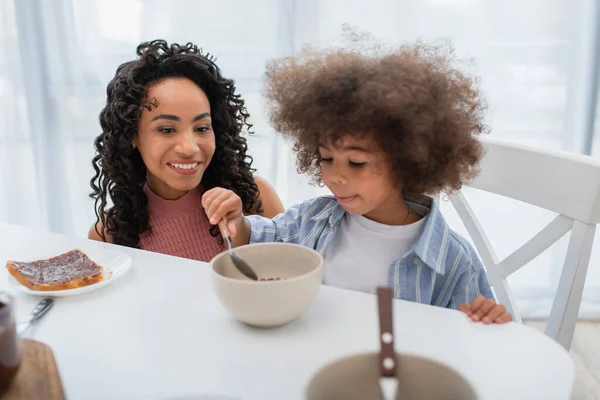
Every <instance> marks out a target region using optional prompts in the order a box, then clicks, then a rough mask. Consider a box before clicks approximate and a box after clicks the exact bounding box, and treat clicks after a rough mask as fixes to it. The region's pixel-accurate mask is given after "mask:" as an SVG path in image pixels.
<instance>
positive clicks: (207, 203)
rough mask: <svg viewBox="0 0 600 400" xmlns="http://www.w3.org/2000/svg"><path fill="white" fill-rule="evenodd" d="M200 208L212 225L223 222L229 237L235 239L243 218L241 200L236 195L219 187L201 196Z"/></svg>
mask: <svg viewBox="0 0 600 400" xmlns="http://www.w3.org/2000/svg"><path fill="white" fill-rule="evenodd" d="M202 207H204V210H206V216H207V217H208V220H209V221H210V223H211V224H212V225H217V224H218V223H219V222H221V220H225V222H226V226H227V230H228V231H229V236H231V237H232V238H233V237H235V235H236V234H237V233H238V230H239V229H238V228H239V227H240V225H241V224H242V219H243V217H244V214H243V211H242V199H240V197H239V196H238V195H237V194H235V193H234V192H232V191H231V190H228V189H223V188H220V187H217V188H214V189H211V190H209V191H208V192H206V193H204V195H203V196H202Z"/></svg>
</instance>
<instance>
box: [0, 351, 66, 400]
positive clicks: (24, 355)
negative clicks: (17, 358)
mask: <svg viewBox="0 0 600 400" xmlns="http://www.w3.org/2000/svg"><path fill="white" fill-rule="evenodd" d="M25 399H32V400H34V399H35V400H37V399H44V400H64V399H65V395H64V392H63V388H62V383H61V380H60V376H59V374H58V369H57V367H56V362H55V360H54V354H53V353H52V350H51V349H50V347H48V346H46V345H45V344H43V343H41V342H37V341H34V340H22V341H21V366H20V368H19V372H18V373H17V376H16V377H15V380H14V381H13V383H12V385H11V386H10V388H9V390H8V392H7V393H5V394H4V396H2V398H0V400H25Z"/></svg>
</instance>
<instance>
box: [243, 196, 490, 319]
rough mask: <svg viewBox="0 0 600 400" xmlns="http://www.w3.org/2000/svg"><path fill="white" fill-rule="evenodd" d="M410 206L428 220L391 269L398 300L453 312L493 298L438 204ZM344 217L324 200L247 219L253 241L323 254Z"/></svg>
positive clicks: (475, 261)
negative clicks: (479, 299)
mask: <svg viewBox="0 0 600 400" xmlns="http://www.w3.org/2000/svg"><path fill="white" fill-rule="evenodd" d="M407 203H408V205H409V206H410V208H411V209H412V210H413V211H414V212H416V213H418V214H420V215H424V216H425V218H427V221H426V222H425V228H424V229H423V233H422V234H421V236H420V237H419V238H418V239H417V241H416V243H415V244H414V246H413V247H412V249H411V250H410V251H409V252H408V253H404V254H398V258H397V259H396V260H395V261H394V262H393V263H392V264H391V265H390V268H389V274H388V285H389V287H391V288H393V290H394V297H395V298H397V299H403V300H408V301H413V302H417V303H422V304H431V305H435V306H439V307H447V308H454V309H456V308H458V306H459V305H460V304H461V303H471V301H472V300H473V299H474V298H475V296H478V295H480V294H481V295H483V296H485V297H486V298H492V299H493V298H494V295H493V293H492V289H491V287H490V284H489V282H488V279H487V276H486V273H485V270H484V268H483V265H482V263H481V261H480V260H479V257H478V256H477V254H476V253H475V250H474V249H473V247H472V246H471V245H470V243H469V242H467V241H466V240H465V239H464V238H463V237H461V236H460V235H458V234H457V233H456V232H454V231H452V230H451V229H450V228H449V227H448V224H446V221H445V220H444V217H443V216H442V214H441V212H440V210H439V205H438V204H437V201H434V200H433V199H431V198H430V197H422V198H420V199H407ZM345 213H346V211H345V210H344V209H343V208H342V206H341V205H340V203H339V202H338V201H337V200H336V199H335V198H334V197H331V196H325V197H319V198H316V199H312V200H308V201H306V202H304V203H300V204H297V205H295V206H293V207H291V208H289V209H288V210H287V211H285V212H284V213H282V214H279V215H278V216H276V217H275V218H273V219H268V218H264V217H260V216H255V215H253V216H250V217H248V219H249V220H250V224H251V227H252V232H251V235H250V243H260V242H286V243H295V244H301V245H303V246H308V247H311V248H313V249H315V250H317V251H318V252H320V253H321V254H323V252H324V250H325V248H326V247H327V245H328V243H329V242H330V241H331V239H332V238H333V236H334V235H335V233H336V231H337V229H338V227H339V226H340V224H341V221H342V218H343V216H344V214H345ZM357 245H358V244H357Z"/></svg>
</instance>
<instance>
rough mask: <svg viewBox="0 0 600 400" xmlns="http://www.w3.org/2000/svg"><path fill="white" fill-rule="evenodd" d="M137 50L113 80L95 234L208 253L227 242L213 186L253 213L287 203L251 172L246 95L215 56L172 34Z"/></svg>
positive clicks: (183, 253)
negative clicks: (205, 197)
mask: <svg viewBox="0 0 600 400" xmlns="http://www.w3.org/2000/svg"><path fill="white" fill-rule="evenodd" d="M137 55H138V58H137V59H136V60H134V61H130V62H126V63H124V64H122V65H121V66H119V68H118V69H117V72H116V75H115V77H114V78H113V80H112V81H111V82H110V83H109V84H108V87H107V91H106V92H107V101H106V107H104V109H103V110H102V112H101V113H100V125H101V127H102V133H101V134H100V136H98V138H96V140H95V148H96V151H97V154H96V156H95V157H94V159H93V160H92V164H93V167H94V170H95V171H96V173H95V175H94V177H93V178H92V180H91V182H90V185H91V187H92V189H93V191H92V193H91V195H90V196H91V197H92V198H93V199H95V207H94V208H95V212H96V217H97V221H96V223H95V224H94V225H93V226H92V228H91V229H90V232H89V235H88V237H89V238H90V239H94V240H101V241H105V242H110V243H115V244H120V245H125V246H130V247H138V248H141V249H145V250H150V251H156V252H160V253H164V254H170V255H174V256H180V257H186V258H192V259H196V260H200V261H209V260H210V259H211V258H212V257H214V256H215V255H216V254H218V253H220V252H221V251H223V250H224V248H225V247H224V246H225V245H224V242H223V240H222V238H221V237H220V235H219V231H218V228H217V227H216V226H214V225H211V224H210V223H209V222H208V219H207V218H206V214H205V212H204V210H203V208H202V205H201V198H202V194H203V193H204V192H205V191H207V190H210V189H211V188H214V187H217V186H219V187H226V188H228V189H230V190H232V191H233V192H235V193H236V194H237V195H238V196H240V198H241V199H242V202H243V208H244V212H245V213H246V214H259V215H263V216H266V217H273V216H275V215H277V214H279V213H281V212H282V211H283V205H282V203H281V200H280V199H279V197H278V196H277V194H276V193H275V191H274V189H273V188H272V186H270V185H269V184H268V183H267V182H266V181H265V180H263V179H261V178H259V177H257V176H254V175H253V174H252V172H253V169H252V167H251V165H252V158H251V157H250V156H248V155H246V150H247V144H246V139H245V138H243V137H242V136H241V134H242V131H243V130H245V129H246V130H248V129H249V128H251V125H250V124H249V123H248V122H247V119H248V117H249V115H248V112H247V111H246V107H245V105H244V100H242V99H241V98H240V96H239V95H238V94H236V93H235V85H234V81H233V80H231V79H227V78H224V77H223V76H222V75H221V72H220V70H219V68H218V67H217V65H216V64H215V63H214V61H213V59H212V58H211V57H210V56H208V55H204V54H202V51H201V50H200V49H199V48H198V47H197V46H196V45H193V44H191V43H188V44H186V45H184V46H181V45H179V44H176V43H173V44H171V45H170V46H169V45H168V44H167V42H165V41H163V40H156V41H152V42H146V43H142V44H140V45H139V46H138V48H137ZM109 200H110V203H112V204H111V206H110V207H108V205H109Z"/></svg>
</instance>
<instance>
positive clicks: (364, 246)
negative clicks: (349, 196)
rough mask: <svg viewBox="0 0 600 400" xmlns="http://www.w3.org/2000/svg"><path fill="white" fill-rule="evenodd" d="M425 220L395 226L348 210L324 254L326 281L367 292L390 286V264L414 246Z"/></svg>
mask: <svg viewBox="0 0 600 400" xmlns="http://www.w3.org/2000/svg"><path fill="white" fill-rule="evenodd" d="M426 220H427V218H421V219H420V220H419V221H417V222H415V223H412V224H409V225H400V226H392V225H384V224H380V223H378V222H375V221H371V220H370V219H367V218H365V217H363V216H362V215H352V214H348V213H346V215H345V216H344V218H343V219H342V221H341V223H340V226H339V228H338V230H337V232H336V233H335V236H334V237H333V238H332V239H331V242H330V243H329V244H328V246H327V248H326V249H325V253H324V255H323V258H324V268H325V271H324V272H325V278H324V283H325V284H326V285H330V286H336V287H341V288H345V289H352V290H358V291H361V292H366V293H375V292H376V289H377V287H378V286H388V274H389V269H390V265H391V264H392V263H393V262H394V261H395V260H397V259H398V258H399V257H401V256H402V255H403V254H405V253H407V252H408V251H409V250H410V249H411V248H412V247H413V246H414V244H415V243H416V241H417V240H418V239H419V237H420V236H421V233H422V232H423V229H424V228H425V221H426Z"/></svg>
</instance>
